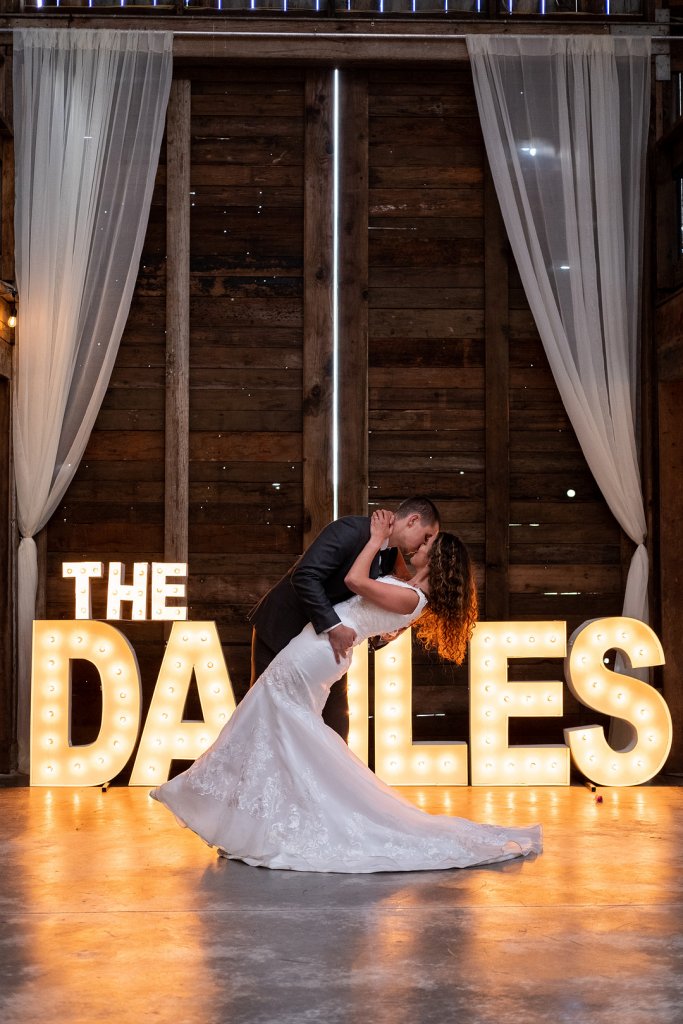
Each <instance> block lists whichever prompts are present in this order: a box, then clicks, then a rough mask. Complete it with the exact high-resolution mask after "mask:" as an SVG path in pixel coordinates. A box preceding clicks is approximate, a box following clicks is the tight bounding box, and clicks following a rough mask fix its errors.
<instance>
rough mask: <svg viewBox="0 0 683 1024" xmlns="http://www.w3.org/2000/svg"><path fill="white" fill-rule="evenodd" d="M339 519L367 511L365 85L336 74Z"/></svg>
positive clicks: (357, 75) (356, 75)
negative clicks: (338, 94)
mask: <svg viewBox="0 0 683 1024" xmlns="http://www.w3.org/2000/svg"><path fill="white" fill-rule="evenodd" d="M341 83H342V84H341V90H340V92H341V109H340V118H339V121H340V125H341V131H340V135H341V141H340V154H339V172H340V179H341V188H340V200H339V206H340V225H339V355H338V370H339V372H338V378H339V387H338V391H339V395H338V403H339V515H341V516H343V515H363V514H364V513H365V512H367V507H368V83H367V76H366V75H364V74H362V73H361V72H350V73H342V75H341Z"/></svg>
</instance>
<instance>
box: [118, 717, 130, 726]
mask: <svg viewBox="0 0 683 1024" xmlns="http://www.w3.org/2000/svg"><path fill="white" fill-rule="evenodd" d="M127 721H128V719H127V717H126V716H125V715H119V722H120V723H121V725H125V724H126V722H127Z"/></svg>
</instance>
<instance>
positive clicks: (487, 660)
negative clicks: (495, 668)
mask: <svg viewBox="0 0 683 1024" xmlns="http://www.w3.org/2000/svg"><path fill="white" fill-rule="evenodd" d="M491 665H493V658H484V668H491Z"/></svg>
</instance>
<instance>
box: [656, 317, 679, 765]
mask: <svg viewBox="0 0 683 1024" xmlns="http://www.w3.org/2000/svg"><path fill="white" fill-rule="evenodd" d="M682 305H683V304H682ZM682 437H683V380H680V379H679V380H663V381H660V384H659V473H660V513H659V535H660V554H661V559H660V596H661V612H662V626H661V634H660V636H661V640H662V646H663V648H664V653H665V656H666V664H665V665H664V667H663V669H662V682H663V695H664V699H665V701H666V703H667V704H668V705H669V711H670V712H671V720H672V723H673V744H672V747H671V754H670V755H669V759H668V761H667V766H666V767H667V770H668V771H670V772H680V771H683V687H682V686H681V679H682V678H683V641H682V640H681V610H680V609H681V588H682V587H683V534H682V533H681V527H680V509H681V503H683V443H681V438H682Z"/></svg>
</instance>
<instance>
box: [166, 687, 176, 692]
mask: <svg viewBox="0 0 683 1024" xmlns="http://www.w3.org/2000/svg"><path fill="white" fill-rule="evenodd" d="M166 692H167V693H175V686H169V687H168V688H167V690H166Z"/></svg>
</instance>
